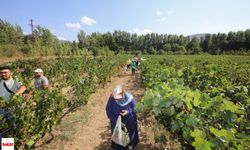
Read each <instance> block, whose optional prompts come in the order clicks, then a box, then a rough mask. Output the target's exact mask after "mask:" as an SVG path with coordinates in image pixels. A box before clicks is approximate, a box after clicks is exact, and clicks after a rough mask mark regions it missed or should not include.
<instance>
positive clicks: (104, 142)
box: [35, 75, 160, 150]
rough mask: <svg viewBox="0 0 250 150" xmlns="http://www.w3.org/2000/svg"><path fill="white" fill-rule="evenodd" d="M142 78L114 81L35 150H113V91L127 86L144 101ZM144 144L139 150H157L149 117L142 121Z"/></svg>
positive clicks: (141, 135) (135, 77) (140, 124)
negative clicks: (109, 107) (109, 102)
mask: <svg viewBox="0 0 250 150" xmlns="http://www.w3.org/2000/svg"><path fill="white" fill-rule="evenodd" d="M138 78H139V75H136V76H131V75H125V76H121V77H114V78H113V79H112V82H110V83H108V84H107V85H106V86H105V88H99V89H98V90H97V91H96V92H95V93H94V94H92V95H91V97H90V101H89V103H88V104H87V105H85V106H83V107H80V108H79V109H77V110H76V111H75V112H72V113H70V114H68V115H67V116H66V117H64V118H63V120H62V121H61V122H60V124H59V125H57V126H56V127H55V128H54V129H53V132H52V133H51V134H48V135H46V136H45V138H44V139H43V141H47V143H44V142H42V141H39V142H38V143H37V144H36V148H35V149H46V150H47V149H53V150H55V149H66V150H77V149H79V150H109V149H111V148H110V136H111V133H110V132H111V131H110V127H109V120H108V118H107V116H106V112H105V106H106V102H107V99H108V97H109V95H110V93H111V91H112V89H113V88H114V87H115V86H117V85H124V86H125V88H126V90H127V91H129V92H130V93H132V94H133V95H134V97H135V98H136V100H140V98H141V97H142V95H143V92H144V89H143V88H142V87H141V86H140V84H139V83H138V82H139V80H138ZM138 118H139V119H138V124H139V136H140V143H139V144H138V145H137V147H136V149H137V150H157V149H160V148H159V146H157V145H155V144H154V139H153V133H152V130H151V127H150V126H149V124H148V123H146V122H145V119H143V118H145V117H142V116H140V114H139V117H138Z"/></svg>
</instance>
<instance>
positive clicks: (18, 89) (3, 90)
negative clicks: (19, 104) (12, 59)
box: [0, 66, 26, 100]
mask: <svg viewBox="0 0 250 150" xmlns="http://www.w3.org/2000/svg"><path fill="white" fill-rule="evenodd" d="M12 75H13V72H12V71H11V67H10V66H3V67H0V77H1V78H0V97H2V98H3V99H4V100H10V99H11V96H13V95H20V94H22V93H23V92H24V91H25V90H26V87H25V86H24V85H22V84H21V83H20V82H18V81H17V80H16V79H13V77H12Z"/></svg>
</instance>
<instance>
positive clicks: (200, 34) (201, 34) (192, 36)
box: [188, 33, 207, 40]
mask: <svg viewBox="0 0 250 150" xmlns="http://www.w3.org/2000/svg"><path fill="white" fill-rule="evenodd" d="M206 34H207V33H198V34H193V35H188V37H189V38H190V40H192V39H193V38H197V39H199V40H201V39H205V36H206Z"/></svg>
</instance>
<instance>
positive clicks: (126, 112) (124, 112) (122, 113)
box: [120, 110, 128, 117]
mask: <svg viewBox="0 0 250 150" xmlns="http://www.w3.org/2000/svg"><path fill="white" fill-rule="evenodd" d="M120 114H121V115H122V116H123V117H124V116H126V115H127V114H128V111H127V110H122V112H121V113H120Z"/></svg>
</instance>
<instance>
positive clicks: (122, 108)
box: [106, 86, 139, 150]
mask: <svg viewBox="0 0 250 150" xmlns="http://www.w3.org/2000/svg"><path fill="white" fill-rule="evenodd" d="M135 104H136V101H135V99H134V97H133V96H132V95H131V94H130V93H128V92H126V91H125V89H124V88H123V87H122V86H117V87H116V88H114V89H113V92H112V94H111V96H110V97H109V99H108V102H107V105H106V113H107V116H108V118H109V120H110V123H111V131H112V133H113V131H114V128H115V125H116V121H117V119H118V117H119V115H121V117H122V122H123V123H124V124H125V125H126V128H127V130H128V132H129V138H130V143H129V145H128V146H127V147H123V146H121V145H118V144H116V143H114V142H113V141H111V147H112V149H114V150H126V149H127V148H128V149H134V147H135V146H136V145H137V144H138V142H139V136H138V128H137V116H136V112H135V109H134V107H135Z"/></svg>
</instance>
